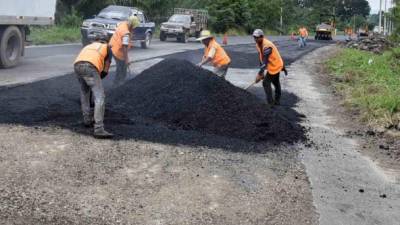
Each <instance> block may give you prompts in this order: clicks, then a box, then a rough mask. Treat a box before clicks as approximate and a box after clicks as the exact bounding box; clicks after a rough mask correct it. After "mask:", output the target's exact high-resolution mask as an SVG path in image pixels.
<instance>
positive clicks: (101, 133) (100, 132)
mask: <svg viewBox="0 0 400 225" xmlns="http://www.w3.org/2000/svg"><path fill="white" fill-rule="evenodd" d="M93 136H94V137H95V138H98V139H111V138H113V137H114V134H112V133H109V132H107V131H106V130H104V128H98V129H95V130H94V133H93Z"/></svg>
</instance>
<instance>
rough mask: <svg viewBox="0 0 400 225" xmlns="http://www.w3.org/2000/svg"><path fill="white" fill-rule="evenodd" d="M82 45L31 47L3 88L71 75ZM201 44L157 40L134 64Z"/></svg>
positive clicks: (137, 51) (7, 73) (1, 81)
mask: <svg viewBox="0 0 400 225" xmlns="http://www.w3.org/2000/svg"><path fill="white" fill-rule="evenodd" d="M271 39H272V40H281V39H289V37H286V36H284V37H271ZM252 42H253V39H252V38H251V37H250V36H249V37H232V38H229V44H233V45H235V44H247V43H252ZM81 48H82V46H81V45H80V44H68V45H52V46H32V47H28V48H27V49H26V55H25V57H24V58H23V59H22V61H21V63H20V64H19V65H18V66H17V67H15V68H11V69H2V70H0V86H9V85H11V86H12V85H16V84H22V83H31V82H33V81H38V80H43V79H47V78H50V77H55V76H62V75H65V74H68V73H71V72H72V63H73V61H74V59H75V57H76V56H77V54H78V53H79V51H80V49H81ZM199 48H202V45H201V44H200V43H198V42H196V41H195V40H191V41H190V42H189V43H186V44H181V43H176V42H174V41H172V40H171V41H167V42H160V41H158V40H154V41H153V43H152V45H151V47H150V49H141V48H140V47H138V46H135V47H134V49H132V50H131V51H130V59H131V60H132V61H142V60H146V59H150V58H155V57H159V56H164V55H168V54H173V53H178V52H184V51H187V50H193V49H199Z"/></svg>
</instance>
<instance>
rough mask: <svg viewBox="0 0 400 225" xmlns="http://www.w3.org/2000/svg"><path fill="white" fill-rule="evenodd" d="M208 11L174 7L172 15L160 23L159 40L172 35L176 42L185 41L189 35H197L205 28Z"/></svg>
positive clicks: (164, 39)
mask: <svg viewBox="0 0 400 225" xmlns="http://www.w3.org/2000/svg"><path fill="white" fill-rule="evenodd" d="M207 22H208V12H207V11H206V10H199V9H183V8H176V9H174V15H172V16H171V17H170V18H169V20H168V21H167V22H165V23H162V24H161V28H160V40H161V41H166V40H167V38H168V37H174V38H176V39H177V41H178V42H182V43H186V42H187V41H188V39H189V37H199V35H200V33H201V31H202V30H205V29H207Z"/></svg>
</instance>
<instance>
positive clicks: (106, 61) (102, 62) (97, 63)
mask: <svg viewBox="0 0 400 225" xmlns="http://www.w3.org/2000/svg"><path fill="white" fill-rule="evenodd" d="M90 38H91V39H94V42H93V43H92V44H90V45H87V46H86V47H85V48H83V49H82V51H81V52H80V53H79V55H78V57H77V58H76V60H75V62H74V70H75V73H76V76H77V78H78V81H79V83H80V87H81V108H82V114H83V123H84V125H85V126H86V127H92V126H94V137H96V138H112V137H113V134H111V133H109V132H107V131H105V129H104V122H103V121H104V110H105V103H104V99H105V94H104V88H103V84H102V81H101V80H102V79H103V78H105V77H106V76H107V74H108V70H109V68H110V64H111V60H112V53H111V49H110V46H109V45H108V44H107V34H96V35H94V36H92V37H90ZM91 95H93V98H94V112H91V108H90V102H91Z"/></svg>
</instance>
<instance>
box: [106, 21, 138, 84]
mask: <svg viewBox="0 0 400 225" xmlns="http://www.w3.org/2000/svg"><path fill="white" fill-rule="evenodd" d="M139 24H140V22H139V19H138V18H137V17H136V16H130V17H129V18H128V20H127V21H124V22H121V23H120V24H119V25H118V27H117V29H116V30H115V33H114V34H113V36H112V37H111V40H110V46H111V50H112V54H113V56H114V59H115V62H116V64H117V72H116V77H115V80H114V86H118V85H121V84H122V83H123V82H124V81H125V79H126V76H127V69H128V66H129V57H128V49H129V44H130V42H131V39H132V35H133V30H134V29H135V28H136V27H137V26H139Z"/></svg>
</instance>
